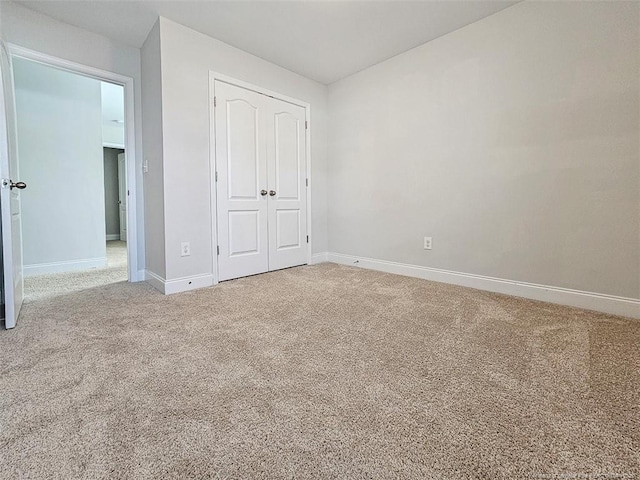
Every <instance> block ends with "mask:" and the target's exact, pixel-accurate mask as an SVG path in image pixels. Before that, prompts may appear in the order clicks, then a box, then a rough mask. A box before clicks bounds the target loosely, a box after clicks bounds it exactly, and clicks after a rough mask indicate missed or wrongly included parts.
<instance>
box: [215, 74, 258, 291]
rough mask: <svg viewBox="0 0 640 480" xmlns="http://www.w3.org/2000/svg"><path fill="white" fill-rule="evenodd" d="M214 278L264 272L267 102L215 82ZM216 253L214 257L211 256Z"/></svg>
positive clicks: (248, 93) (247, 92)
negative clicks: (215, 248)
mask: <svg viewBox="0 0 640 480" xmlns="http://www.w3.org/2000/svg"><path fill="white" fill-rule="evenodd" d="M215 96H216V106H215V141H216V169H217V170H216V171H217V179H218V180H217V182H216V184H217V189H216V191H217V196H216V201H217V234H218V245H217V247H218V248H217V249H219V253H218V278H219V280H220V281H222V280H229V279H232V278H238V277H244V276H247V275H254V274H256V273H262V272H266V271H268V269H269V250H268V241H269V240H268V226H267V222H268V208H267V205H268V201H267V196H266V195H263V194H261V192H262V190H264V189H266V188H267V131H268V128H269V127H268V126H267V123H268V118H267V108H268V105H267V100H268V99H267V98H266V97H264V96H262V95H259V94H257V93H255V92H252V91H250V90H246V89H243V88H240V87H235V86H232V85H229V84H226V83H223V82H216V83H215ZM216 253H217V252H216Z"/></svg>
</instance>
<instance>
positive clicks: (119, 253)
mask: <svg viewBox="0 0 640 480" xmlns="http://www.w3.org/2000/svg"><path fill="white" fill-rule="evenodd" d="M127 278H128V275H127V242H121V241H119V240H113V241H109V242H107V266H106V268H93V269H91V270H84V271H81V272H69V273H53V274H48V275H37V276H35V277H26V278H25V279H24V293H25V302H30V301H33V300H44V299H47V298H52V297H56V296H59V295H63V294H68V293H72V292H78V291H80V290H85V289H87V288H92V287H98V286H100V285H107V284H109V283H116V282H122V281H125V282H126V281H127Z"/></svg>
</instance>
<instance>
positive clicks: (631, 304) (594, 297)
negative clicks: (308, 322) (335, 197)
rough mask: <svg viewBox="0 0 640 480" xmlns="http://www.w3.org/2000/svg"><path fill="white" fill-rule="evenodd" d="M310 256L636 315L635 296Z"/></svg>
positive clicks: (342, 257) (333, 256)
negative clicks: (620, 295) (621, 295)
mask: <svg viewBox="0 0 640 480" xmlns="http://www.w3.org/2000/svg"><path fill="white" fill-rule="evenodd" d="M312 258H313V259H315V258H317V259H318V262H313V261H312V263H321V261H322V260H321V259H323V258H326V259H327V260H325V261H329V262H333V263H339V264H341V265H351V266H356V267H361V268H368V269H371V270H378V271H381V272H387V273H395V274H397V275H405V276H408V277H416V278H422V279H424V280H431V281H435V282H442V283H451V284H454V285H461V286H463V287H470V288H477V289H479V290H487V291H490V292H496V293H503V294H506V295H513V296H516V297H524V298H530V299H532V300H542V301H544V302H550V303H557V304H560V305H568V306H571V307H578V308H585V309H587V310H595V311H598V312H604V313H609V314H612V315H621V316H624V317H632V318H640V299H637V298H626V297H617V296H615V295H606V294H602V293H595V292H585V291H581V290H572V289H569V288H562V287H553V286H549V285H538V284H535V283H528V282H518V281H515V280H506V279H503V278H494V277H486V276H483V275H475V274H471V273H462V272H453V271H449V270H441V269H438V268H430V267H422V266H419V265H408V264H404V263H397V262H389V261H386V260H376V259H373V258H363V257H354V256H352V255H343V254H339V253H331V252H326V253H322V254H316V255H314V256H313V257H312Z"/></svg>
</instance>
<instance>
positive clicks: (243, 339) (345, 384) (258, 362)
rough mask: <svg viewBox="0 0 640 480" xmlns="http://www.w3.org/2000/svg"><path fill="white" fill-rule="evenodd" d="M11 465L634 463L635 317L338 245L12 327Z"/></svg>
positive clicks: (6, 413) (575, 472)
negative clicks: (414, 273) (388, 266)
mask: <svg viewBox="0 0 640 480" xmlns="http://www.w3.org/2000/svg"><path fill="white" fill-rule="evenodd" d="M0 352H2V360H1V362H0V448H1V450H0V476H1V477H2V478H7V479H18V478H31V479H33V478H59V479H74V478H90V479H98V478H100V479H114V478H132V479H152V478H154V479H156V478H218V479H227V478H228V479H285V478H286V479H311V478H314V479H390V478H397V479H441V480H445V479H472V478H473V479H550V478H554V479H555V478H557V479H561V478H562V479H566V478H579V479H584V478H588V479H592V478H593V479H605V478H607V479H609V478H615V479H621V478H623V479H631V478H638V475H639V474H640V467H639V465H640V322H639V321H634V320H630V319H624V318H619V317H613V316H608V315H604V314H599V313H594V312H587V311H583V310H579V309H572V308H566V307H561V306H555V305H550V304H545V303H540V302H534V301H529V300H523V299H518V298H513V297H508V296H503V295H498V294H492V293H487V292H483V291H478V290H472V289H467V288H462V287H457V286H452V285H446V284H440V283H433V282H428V281H423V280H418V279H413V278H407V277H401V276H396V275H390V274H384V273H379V272H373V271H367V270H362V269H358V268H354V267H345V266H339V265H334V264H322V265H316V266H308V267H299V268H293V269H289V270H283V271H279V272H273V273H268V274H264V275H258V276H254V277H249V278H244V279H240V280H236V281H230V282H225V283H223V284H220V285H219V286H217V287H213V288H207V289H202V290H198V291H193V292H189V293H183V294H177V295H173V296H163V295H161V294H160V293H158V292H156V291H155V290H153V289H152V288H151V287H150V286H149V285H147V284H144V283H141V284H127V283H125V282H120V283H113V284H109V285H104V286H99V287H94V288H85V289H82V290H76V291H69V292H67V293H64V294H62V295H59V296H52V297H49V298H46V299H42V300H33V301H30V302H29V303H27V304H26V305H25V306H24V311H23V313H22V317H21V318H20V320H19V323H18V326H17V327H16V328H15V329H13V330H11V331H0Z"/></svg>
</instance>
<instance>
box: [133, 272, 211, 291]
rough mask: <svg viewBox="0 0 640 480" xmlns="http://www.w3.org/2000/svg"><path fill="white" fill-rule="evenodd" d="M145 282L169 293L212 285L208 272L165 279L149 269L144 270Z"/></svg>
mask: <svg viewBox="0 0 640 480" xmlns="http://www.w3.org/2000/svg"><path fill="white" fill-rule="evenodd" d="M145 277H146V280H147V282H148V283H149V284H150V285H151V286H152V287H153V288H155V289H156V290H159V291H160V292H162V293H164V294H165V295H171V294H173V293H181V292H187V291H189V290H195V289H197V288H205V287H210V286H212V285H213V275H211V274H210V273H208V274H204V275H195V276H193V277H183V278H176V279H173V280H165V279H164V278H162V277H161V276H160V275H157V274H155V273H153V272H150V271H149V270H147V271H146V275H145Z"/></svg>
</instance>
